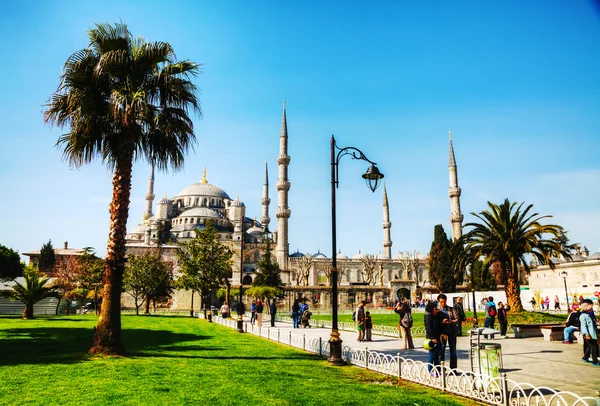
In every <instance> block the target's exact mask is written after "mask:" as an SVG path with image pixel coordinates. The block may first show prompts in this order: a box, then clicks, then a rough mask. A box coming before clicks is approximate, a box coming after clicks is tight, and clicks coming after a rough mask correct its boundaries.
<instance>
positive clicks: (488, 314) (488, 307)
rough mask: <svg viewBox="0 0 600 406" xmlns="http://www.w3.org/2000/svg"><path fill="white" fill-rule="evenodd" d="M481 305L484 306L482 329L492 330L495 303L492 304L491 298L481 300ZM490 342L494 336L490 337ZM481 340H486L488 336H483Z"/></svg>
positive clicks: (495, 311) (494, 317)
mask: <svg viewBox="0 0 600 406" xmlns="http://www.w3.org/2000/svg"><path fill="white" fill-rule="evenodd" d="M481 304H482V305H484V306H485V321H484V322H483V327H484V328H486V327H487V328H491V329H493V328H494V322H495V321H496V316H497V313H498V310H497V309H496V303H494V298H493V297H491V296H490V297H488V298H485V297H484V298H483V299H481ZM490 336H491V338H492V340H493V339H494V334H491V335H490ZM483 338H485V339H486V340H487V339H488V334H484V335H483Z"/></svg>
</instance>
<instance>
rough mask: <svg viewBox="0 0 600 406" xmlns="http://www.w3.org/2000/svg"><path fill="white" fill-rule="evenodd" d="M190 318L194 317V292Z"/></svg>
mask: <svg viewBox="0 0 600 406" xmlns="http://www.w3.org/2000/svg"><path fill="white" fill-rule="evenodd" d="M190 317H194V291H193V290H192V304H191V305H190Z"/></svg>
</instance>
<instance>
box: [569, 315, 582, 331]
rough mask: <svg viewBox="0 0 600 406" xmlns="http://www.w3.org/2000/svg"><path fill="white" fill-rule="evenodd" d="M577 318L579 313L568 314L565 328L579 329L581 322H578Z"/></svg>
mask: <svg viewBox="0 0 600 406" xmlns="http://www.w3.org/2000/svg"><path fill="white" fill-rule="evenodd" d="M579 316H581V312H571V314H569V317H568V318H567V327H569V326H575V327H578V328H579V327H581V321H580V320H579Z"/></svg>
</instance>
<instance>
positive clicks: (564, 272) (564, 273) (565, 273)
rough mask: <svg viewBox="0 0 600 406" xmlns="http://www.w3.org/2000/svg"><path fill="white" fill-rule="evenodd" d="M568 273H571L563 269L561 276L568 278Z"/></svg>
mask: <svg viewBox="0 0 600 406" xmlns="http://www.w3.org/2000/svg"><path fill="white" fill-rule="evenodd" d="M568 275H569V274H568V273H567V271H562V272H561V273H560V276H562V277H563V278H565V279H566V278H567V276H568Z"/></svg>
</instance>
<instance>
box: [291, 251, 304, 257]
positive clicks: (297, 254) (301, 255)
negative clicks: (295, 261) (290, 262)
mask: <svg viewBox="0 0 600 406" xmlns="http://www.w3.org/2000/svg"><path fill="white" fill-rule="evenodd" d="M303 256H304V254H303V253H301V252H300V251H298V250H296V252H294V253H293V254H292V255H290V258H302V257H303Z"/></svg>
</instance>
